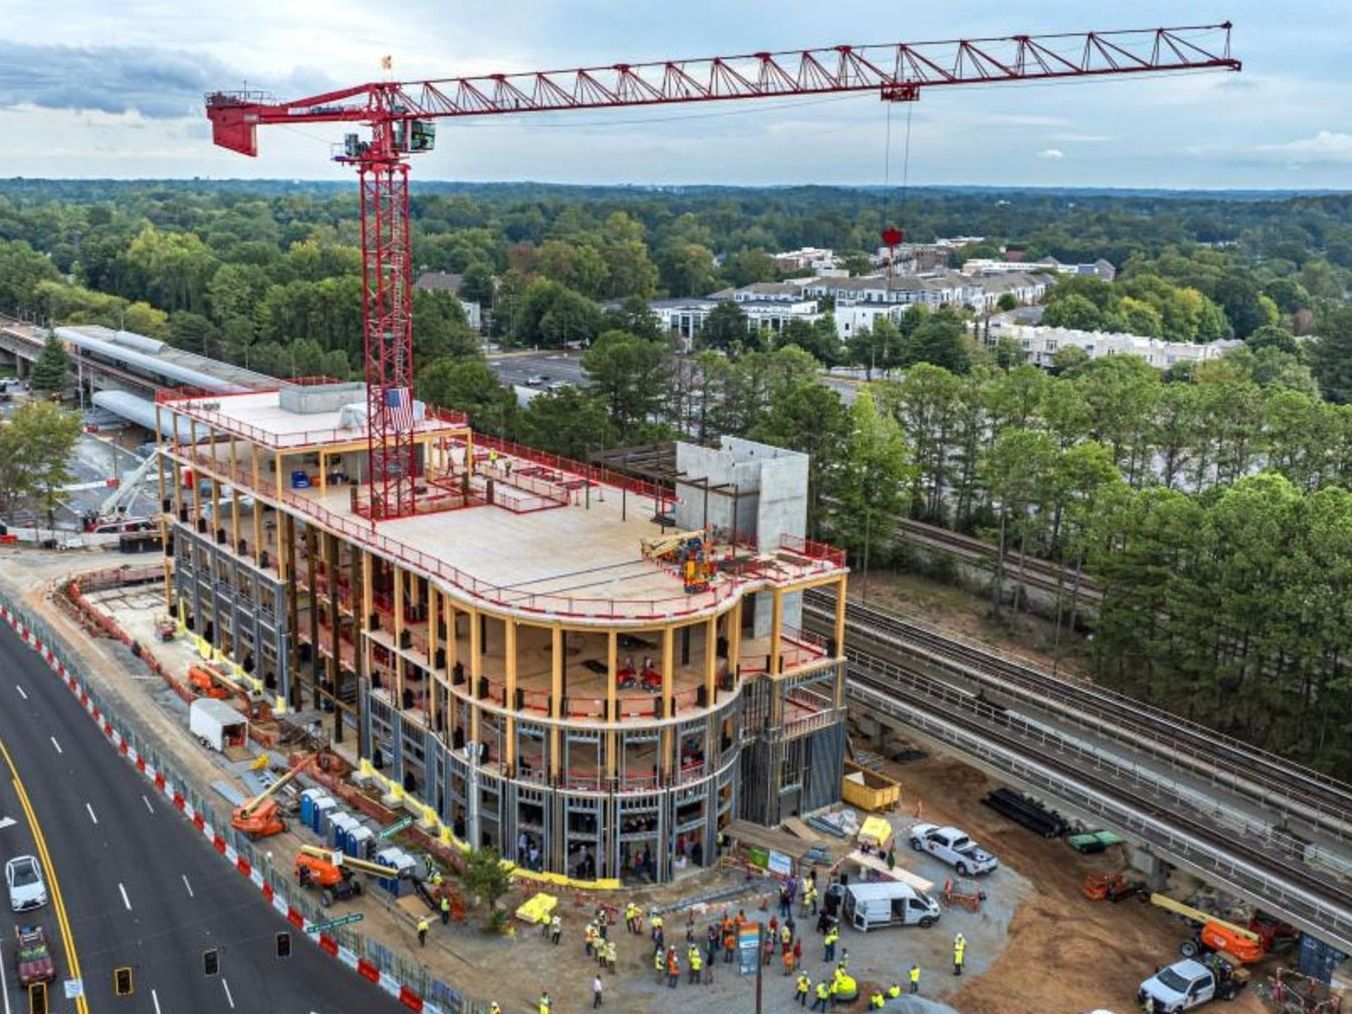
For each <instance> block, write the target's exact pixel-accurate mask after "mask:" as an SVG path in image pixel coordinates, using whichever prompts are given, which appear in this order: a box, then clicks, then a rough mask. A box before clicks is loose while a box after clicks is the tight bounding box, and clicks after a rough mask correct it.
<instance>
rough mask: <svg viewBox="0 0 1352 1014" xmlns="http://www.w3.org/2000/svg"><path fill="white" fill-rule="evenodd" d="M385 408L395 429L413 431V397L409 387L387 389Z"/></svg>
mask: <svg viewBox="0 0 1352 1014" xmlns="http://www.w3.org/2000/svg"><path fill="white" fill-rule="evenodd" d="M385 408H386V410H387V411H388V412H389V416H390V421H391V422H392V423H394V428H395V429H397V430H411V429H413V397H412V395H411V394H410V393H409V390H408V388H407V387H390V388H386V389H385Z"/></svg>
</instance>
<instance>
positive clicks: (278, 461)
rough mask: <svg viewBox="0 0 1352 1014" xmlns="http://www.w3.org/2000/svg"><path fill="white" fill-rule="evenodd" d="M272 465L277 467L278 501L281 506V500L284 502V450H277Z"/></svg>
mask: <svg viewBox="0 0 1352 1014" xmlns="http://www.w3.org/2000/svg"><path fill="white" fill-rule="evenodd" d="M272 467H273V468H275V469H276V470H277V475H276V479H277V482H276V486H277V503H278V505H279V506H280V505H281V502H282V452H281V451H277V452H276V453H275V454H274V455H273V456H272Z"/></svg>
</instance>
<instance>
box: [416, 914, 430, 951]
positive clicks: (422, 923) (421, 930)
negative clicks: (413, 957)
mask: <svg viewBox="0 0 1352 1014" xmlns="http://www.w3.org/2000/svg"><path fill="white" fill-rule="evenodd" d="M431 927H432V924H431V923H430V922H428V921H427V917H426V916H423V917H422V918H421V919H419V920H418V946H419V947H426V946H427V931H428V930H429V929H431Z"/></svg>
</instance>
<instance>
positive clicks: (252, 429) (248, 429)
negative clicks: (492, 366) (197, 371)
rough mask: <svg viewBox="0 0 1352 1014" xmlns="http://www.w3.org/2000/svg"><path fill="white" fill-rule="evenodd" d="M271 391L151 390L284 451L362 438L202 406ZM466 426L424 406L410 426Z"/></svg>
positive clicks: (463, 419)
mask: <svg viewBox="0 0 1352 1014" xmlns="http://www.w3.org/2000/svg"><path fill="white" fill-rule="evenodd" d="M275 390H278V388H263V389H260V390H251V391H235V392H229V393H225V394H221V393H218V392H216V391H204V390H202V389H201V388H164V389H160V390H158V391H156V392H155V401H156V403H157V404H161V405H164V406H165V408H166V409H168V410H169V411H171V412H176V413H178V414H180V415H183V416H185V417H187V418H189V419H196V420H198V421H199V422H201V423H203V424H204V425H206V426H209V427H212V428H214V429H217V430H220V431H221V432H223V433H226V434H231V435H233V436H236V437H241V438H243V439H245V440H248V441H250V442H252V443H255V444H257V445H259V446H260V447H266V448H267V449H269V450H282V451H284V450H287V449H294V448H298V447H310V446H317V445H321V444H328V443H339V442H347V441H351V440H359V439H362V438H363V437H365V435H366V430H365V429H364V428H363V429H361V430H355V429H339V428H338V427H331V428H328V429H318V430H298V431H296V432H292V433H277V432H275V431H271V430H264V429H261V428H260V427H258V426H254V425H253V424H252V423H248V422H245V421H244V420H242V419H238V418H235V417H234V416H228V415H224V414H223V413H221V412H219V411H216V410H214V409H209V408H206V407H205V406H206V405H208V404H211V403H212V402H220V401H224V400H225V399H227V398H242V397H245V396H251V395H256V394H267V393H271V392H272V391H275ZM185 392H187V393H185ZM468 425H469V423H468V416H466V415H465V414H464V413H463V412H448V411H444V410H442V409H435V408H428V409H426V412H425V414H424V417H423V418H422V419H421V420H419V421H418V422H417V423H416V424H415V425H414V432H415V433H441V432H445V431H447V430H457V429H458V430H464V429H467V428H468ZM207 435H209V434H203V436H207Z"/></svg>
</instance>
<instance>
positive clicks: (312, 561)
mask: <svg viewBox="0 0 1352 1014" xmlns="http://www.w3.org/2000/svg"><path fill="white" fill-rule="evenodd" d="M318 557H319V538H318V536H317V534H316V533H315V526H314V525H312V524H308V523H307V524H306V526H305V583H306V584H307V585H308V586H309V592H310V699H311V703H312V705H313V706H314V707H316V708H318V707H320V706H321V705H320V701H319V592H318V591H317V590H316V589H315V575H316V571H317V570H318V567H317V564H318V563H319V560H318Z"/></svg>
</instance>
